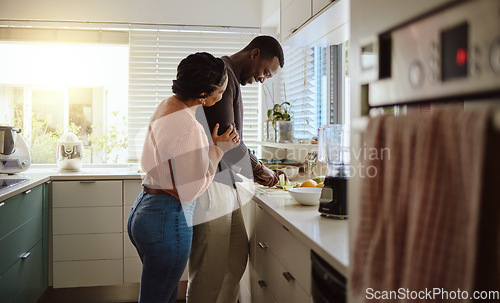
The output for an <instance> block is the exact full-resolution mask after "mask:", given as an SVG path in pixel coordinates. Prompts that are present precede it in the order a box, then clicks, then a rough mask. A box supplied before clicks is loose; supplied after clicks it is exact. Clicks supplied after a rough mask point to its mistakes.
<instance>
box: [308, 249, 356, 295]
mask: <svg viewBox="0 0 500 303" xmlns="http://www.w3.org/2000/svg"><path fill="white" fill-rule="evenodd" d="M311 261H312V262H311V264H312V283H311V284H312V285H311V292H312V298H313V302H314V303H342V302H347V295H346V278H345V277H344V276H343V275H342V274H341V273H339V272H338V271H337V270H335V269H334V268H333V267H332V266H331V265H330V264H328V263H327V262H326V261H325V260H323V258H321V257H320V256H319V255H318V254H316V253H315V252H314V251H311Z"/></svg>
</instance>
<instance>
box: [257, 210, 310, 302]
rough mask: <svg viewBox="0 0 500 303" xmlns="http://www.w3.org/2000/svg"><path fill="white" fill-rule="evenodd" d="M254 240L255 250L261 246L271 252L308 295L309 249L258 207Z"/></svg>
mask: <svg viewBox="0 0 500 303" xmlns="http://www.w3.org/2000/svg"><path fill="white" fill-rule="evenodd" d="M256 238H257V240H256V241H257V245H256V248H255V249H256V250H257V251H259V249H261V246H265V247H267V248H266V250H269V251H271V252H272V254H273V255H274V256H275V257H276V259H278V260H279V262H280V263H281V264H282V265H283V266H284V267H285V268H286V269H287V271H289V272H290V273H291V274H292V275H293V276H294V277H295V279H296V280H297V281H298V283H300V284H301V285H302V287H303V288H304V289H305V290H306V291H307V293H310V292H311V291H310V289H311V259H310V255H311V252H310V249H309V248H308V247H307V246H306V245H305V244H304V243H303V242H302V241H301V240H299V239H298V238H296V237H295V236H294V235H293V234H292V233H291V232H290V231H288V230H287V229H286V228H285V227H283V226H282V225H281V224H280V223H279V222H278V221H276V219H274V218H273V217H272V216H271V215H269V214H268V213H267V212H266V211H265V210H263V209H261V208H260V207H259V206H257V208H256ZM256 256H258V254H256ZM255 262H256V263H258V261H255Z"/></svg>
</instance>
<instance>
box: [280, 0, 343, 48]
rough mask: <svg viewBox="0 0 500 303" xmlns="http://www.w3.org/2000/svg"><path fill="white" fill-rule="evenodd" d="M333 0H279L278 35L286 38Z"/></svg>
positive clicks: (282, 39)
mask: <svg viewBox="0 0 500 303" xmlns="http://www.w3.org/2000/svg"><path fill="white" fill-rule="evenodd" d="M332 2H334V0H281V2H280V36H281V41H282V42H283V41H285V40H287V39H288V38H289V37H291V36H292V35H293V34H294V33H295V32H296V31H297V30H298V29H299V28H301V27H302V26H303V25H304V24H305V23H306V22H308V21H309V20H310V19H312V18H313V17H316V16H318V15H319V14H320V13H321V12H322V10H323V9H324V8H326V7H327V6H328V5H330V3H332Z"/></svg>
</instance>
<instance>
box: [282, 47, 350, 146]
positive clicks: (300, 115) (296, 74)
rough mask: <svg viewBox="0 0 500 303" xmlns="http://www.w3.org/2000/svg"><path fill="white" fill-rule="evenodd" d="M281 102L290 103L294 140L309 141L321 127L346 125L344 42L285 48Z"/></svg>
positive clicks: (348, 113) (347, 80)
mask: <svg viewBox="0 0 500 303" xmlns="http://www.w3.org/2000/svg"><path fill="white" fill-rule="evenodd" d="M284 52H285V66H284V68H283V74H282V76H281V79H282V82H283V87H284V89H283V92H282V94H283V95H284V96H283V97H282V100H286V101H288V102H289V103H290V104H291V111H292V113H293V115H292V121H293V123H294V138H295V139H299V140H300V139H311V138H313V137H315V136H317V135H318V127H319V126H320V125H324V124H349V121H350V119H349V116H350V100H349V91H348V90H349V77H348V72H347V42H346V43H343V44H339V45H331V46H329V47H319V46H315V47H296V46H285V47H284Z"/></svg>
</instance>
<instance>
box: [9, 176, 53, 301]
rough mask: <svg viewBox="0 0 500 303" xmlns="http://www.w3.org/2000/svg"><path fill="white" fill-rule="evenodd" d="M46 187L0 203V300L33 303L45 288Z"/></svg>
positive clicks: (33, 189)
mask: <svg viewBox="0 0 500 303" xmlns="http://www.w3.org/2000/svg"><path fill="white" fill-rule="evenodd" d="M47 188H48V185H47V184H42V185H38V186H36V187H34V188H32V189H30V190H27V191H25V192H23V193H21V194H18V195H16V196H14V197H12V198H9V199H7V200H4V201H1V202H0V302H36V301H37V300H38V298H39V297H40V296H41V295H42V293H43V292H44V291H45V289H46V288H47V284H48V283H47V282H48V277H47V236H48V232H47V231H48V229H47V226H48V225H47V224H48V221H47V217H48V213H47V212H48V189H47Z"/></svg>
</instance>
